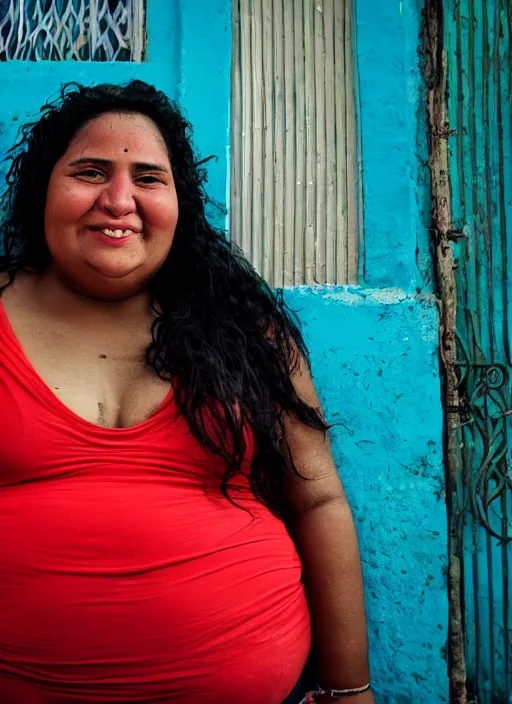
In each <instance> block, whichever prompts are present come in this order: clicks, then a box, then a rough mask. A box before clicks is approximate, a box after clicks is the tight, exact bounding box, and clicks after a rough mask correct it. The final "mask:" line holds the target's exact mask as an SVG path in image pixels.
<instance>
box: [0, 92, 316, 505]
mask: <svg viewBox="0 0 512 704" xmlns="http://www.w3.org/2000/svg"><path fill="white" fill-rule="evenodd" d="M126 111H129V112H137V113H142V114H143V115H146V116H147V117H149V118H151V119H152V120H153V121H154V122H155V123H156V125H157V126H158V128H159V130H160V132H161V133H162V136H163V138H164V140H165V144H166V145H167V149H168V151H169V156H170V161H171V165H172V171H173V176H174V181H175V185H176V192H177V196H178V203H179V218H178V224H177V229H176V233H175V237H174V241H173V245H172V248H171V251H170V253H169V255H168V257H167V259H166V261H165V262H164V264H163V265H162V267H161V269H160V270H159V271H158V272H157V274H156V275H155V277H154V278H153V280H152V281H151V282H150V284H149V293H150V296H151V303H152V306H153V309H154V311H155V314H156V315H155V320H154V323H153V327H152V342H151V344H150V345H149V347H148V349H147V351H146V359H147V362H148V364H149V365H151V367H152V368H153V369H154V371H155V372H156V374H158V375H159V376H160V377H161V378H164V379H172V381H173V386H174V390H175V396H176V401H177V403H178V407H179V410H180V412H181V413H182V414H183V416H184V417H185V419H186V421H187V423H188V425H189V427H190V430H191V432H192V434H193V435H194V436H195V437H196V438H197V439H198V440H199V441H200V442H201V443H202V445H203V446H205V447H207V448H209V449H210V450H211V451H213V452H214V453H215V454H217V455H219V456H220V457H221V458H222V459H223V460H224V462H225V466H226V468H225V472H224V474H223V477H222V481H221V490H222V493H223V494H224V495H225V496H226V497H227V498H228V499H230V500H232V501H233V498H232V495H231V493H230V483H232V479H233V478H234V477H235V475H237V474H239V473H240V472H241V471H242V469H243V459H244V456H245V454H246V434H245V433H244V429H245V428H247V427H250V429H251V430H252V433H253V436H254V441H255V445H254V447H255V449H254V454H253V458H252V463H251V468H250V472H249V482H250V487H251V490H252V492H253V493H254V495H255V496H256V498H257V499H259V500H260V501H261V502H262V503H263V504H265V505H266V506H268V507H269V508H270V510H271V511H273V512H274V513H275V514H276V515H279V516H281V517H283V518H286V516H287V515H288V511H287V502H286V496H285V491H284V479H285V476H286V475H287V473H288V472H294V471H296V470H295V468H294V466H293V463H292V462H291V461H290V453H289V450H288V446H287V443H286V438H285V433H284V417H285V414H288V413H291V414H295V415H296V416H297V417H298V418H299V420H300V421H301V422H303V423H305V424H306V425H308V426H310V427H313V428H317V429H319V430H325V429H326V428H327V426H326V424H325V421H324V420H323V418H322V417H321V415H320V413H319V411H317V410H316V409H314V408H312V407H310V406H309V405H307V404H306V403H305V402H304V401H303V400H301V399H300V398H299V397H298V395H297V393H296V391H295V389H294V386H293V384H292V380H291V375H292V373H293V371H294V370H296V369H297V366H298V364H299V363H300V360H301V358H302V359H304V360H305V361H306V364H308V365H309V359H308V354H307V350H306V347H305V344H304V340H303V338H302V335H301V332H300V330H299V327H298V324H297V320H296V317H295V315H294V314H293V313H292V312H291V311H290V310H289V309H288V308H287V306H286V304H285V302H284V300H283V295H282V291H280V292H279V291H278V292H277V293H274V292H273V291H272V290H271V289H270V287H269V286H268V285H267V284H266V283H265V281H264V280H263V279H262V278H261V277H260V276H258V274H257V273H256V272H255V271H254V269H253V268H252V267H251V265H250V264H249V263H248V262H247V260H246V259H245V258H244V256H243V254H242V253H241V251H240V250H239V249H238V248H237V247H236V246H235V245H233V244H231V243H230V242H229V241H228V240H227V238H226V236H225V233H224V232H222V231H219V230H217V229H215V228H214V227H213V226H212V224H210V223H209V221H208V220H207V217H206V215H205V207H206V206H207V204H208V197H207V195H206V192H205V188H204V185H205V181H206V172H205V170H204V168H203V167H202V166H201V165H200V164H199V163H198V160H197V158H196V156H195V154H194V150H193V147H192V144H191V127H190V125H189V124H188V122H187V121H186V120H185V118H184V116H183V114H182V113H181V111H180V110H179V108H178V107H177V106H176V105H175V104H174V103H172V102H170V101H169V99H168V98H167V97H166V95H165V94H164V93H162V92H161V91H157V90H156V89H155V88H154V87H153V86H151V85H148V84H147V83H144V82H143V81H138V80H134V81H130V82H129V83H127V84H125V85H122V86H121V85H108V84H105V85H98V86H94V87H86V86H82V85H79V84H76V83H71V84H66V85H65V86H63V87H62V89H61V91H60V93H59V95H58V97H57V98H56V99H55V100H53V101H52V102H50V103H48V104H46V105H44V106H43V107H42V108H41V112H42V116H41V118H40V119H39V120H38V121H37V122H35V123H30V124H26V125H25V126H23V127H22V129H21V132H20V138H19V141H18V142H17V144H15V145H14V147H13V148H12V149H11V150H10V152H9V156H10V159H11V160H12V161H11V164H10V168H9V171H8V174H7V190H6V192H5V194H4V196H3V208H4V223H3V245H4V249H3V255H2V256H0V271H2V272H8V273H9V284H10V283H12V281H13V280H14V278H15V275H16V273H17V272H18V271H20V270H28V271H35V272H39V273H42V272H44V271H45V270H46V268H47V267H48V266H49V264H50V253H49V251H48V247H47V245H46V240H45V234H44V226H43V222H44V220H43V215H44V208H45V200H46V191H47V186H48V181H49V179H50V174H51V172H52V170H53V167H54V166H55V164H56V162H57V161H58V160H59V159H60V157H61V156H62V155H63V154H64V152H65V151H66V149H67V147H68V145H69V143H70V141H71V140H72V139H73V136H74V135H75V134H76V133H77V131H78V130H79V129H80V128H81V127H82V126H83V125H84V124H85V123H86V122H88V121H89V120H91V119H93V118H94V117H97V116H98V115H100V114H102V113H105V112H126ZM9 284H7V285H9ZM235 503H236V502H235Z"/></svg>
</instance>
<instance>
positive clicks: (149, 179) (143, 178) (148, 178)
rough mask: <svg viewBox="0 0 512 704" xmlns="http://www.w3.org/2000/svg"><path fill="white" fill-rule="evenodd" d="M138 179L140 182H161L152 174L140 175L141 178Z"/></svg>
mask: <svg viewBox="0 0 512 704" xmlns="http://www.w3.org/2000/svg"><path fill="white" fill-rule="evenodd" d="M137 181H139V183H147V184H150V183H161V181H160V179H159V178H156V176H150V175H148V176H139V178H138V179H137Z"/></svg>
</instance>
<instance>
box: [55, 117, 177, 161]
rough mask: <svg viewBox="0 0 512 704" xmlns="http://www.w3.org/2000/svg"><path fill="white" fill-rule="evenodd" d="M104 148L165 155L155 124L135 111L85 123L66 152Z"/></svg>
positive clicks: (163, 143) (111, 150)
mask: <svg viewBox="0 0 512 704" xmlns="http://www.w3.org/2000/svg"><path fill="white" fill-rule="evenodd" d="M89 149H101V150H105V149H107V150H108V151H109V152H124V153H126V152H132V153H133V152H143V153H147V152H148V151H149V152H151V153H155V154H160V155H165V156H166V157H167V156H168V154H167V147H166V144H165V141H164V138H163V136H162V133H161V132H160V130H159V128H158V126H157V125H156V123H155V122H153V120H152V119H151V118H149V117H147V116H146V115H143V114H141V113H136V112H106V113H102V114H101V115H98V116H97V117H94V118H92V119H91V120H89V121H88V122H86V123H85V124H84V125H83V126H82V127H81V128H80V129H79V130H78V132H77V133H76V134H75V136H74V137H73V139H72V140H71V142H70V144H69V147H68V149H67V152H68V153H69V152H70V151H73V152H77V151H78V152H80V151H84V150H89Z"/></svg>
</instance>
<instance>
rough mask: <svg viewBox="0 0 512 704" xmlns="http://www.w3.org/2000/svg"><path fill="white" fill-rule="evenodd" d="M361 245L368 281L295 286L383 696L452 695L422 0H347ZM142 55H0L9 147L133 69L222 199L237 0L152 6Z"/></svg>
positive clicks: (3, 140) (1, 122)
mask: <svg viewBox="0 0 512 704" xmlns="http://www.w3.org/2000/svg"><path fill="white" fill-rule="evenodd" d="M354 3H355V11H356V16H357V21H356V30H357V42H356V44H357V63H358V72H359V89H360V90H359V94H360V95H359V97H360V118H361V137H362V155H361V156H362V165H363V178H364V182H363V186H364V221H365V247H364V257H363V266H362V269H363V272H362V281H361V286H360V287H359V288H351V289H348V288H344V287H337V288H333V287H321V288H315V289H307V288H299V289H294V290H290V291H288V292H287V296H288V300H289V302H290V304H291V305H292V306H293V307H294V308H295V309H297V310H299V311H300V318H301V320H302V322H303V325H304V331H305V335H306V339H307V341H308V343H309V346H310V350H311V357H312V363H313V371H314V376H315V380H316V383H317V386H318V389H319V393H320V396H321V398H322V400H323V402H324V405H325V409H326V412H327V416H328V418H329V419H330V421H331V422H334V423H337V425H336V427H335V429H334V430H333V447H334V452H335V456H336V460H337V463H338V467H339V470H340V474H341V476H342V479H343V482H344V485H345V488H346V491H347V494H348V496H349V498H350V500H351V504H352V506H353V510H354V515H355V518H356V523H357V526H358V532H359V537H360V542H361V551H362V556H363V566H364V573H365V580H366V596H367V609H368V617H369V630H370V642H371V661H372V673H373V682H374V688H375V691H376V695H377V702H378V704H410V703H411V702H427V701H428V702H435V703H436V704H437V703H438V702H439V703H440V702H445V701H448V679H447V664H446V660H445V658H444V649H445V646H446V642H447V616H448V603H447V593H446V584H445V576H444V575H445V570H446V565H447V529H446V515H445V513H446V512H445V504H444V494H443V482H444V480H443V467H442V411H441V400H440V381H439V371H438V360H437V325H438V321H437V314H436V308H435V305H434V302H433V299H432V296H431V288H430V287H431V271H432V267H431V261H430V256H429V251H428V233H427V223H428V219H429V217H428V204H429V195H428V180H427V176H426V173H425V161H426V160H425V134H426V125H425V115H424V107H425V106H424V94H423V87H422V79H421V75H420V72H419V68H418V43H419V33H420V11H419V5H420V4H421V2H420V0H354ZM147 7H148V29H149V46H148V62H147V63H146V64H139V65H137V64H110V65H105V64H101V65H98V64H92V63H84V64H77V63H61V64H59V63H51V62H41V63H38V64H34V63H29V62H26V63H25V62H20V63H14V62H10V63H7V64H6V63H4V64H2V63H0V84H1V85H2V89H1V90H2V93H1V95H2V98H3V100H2V105H3V107H2V111H1V113H0V152H3V151H5V149H6V148H7V147H8V146H9V145H10V144H11V143H12V141H13V139H14V135H15V130H16V129H17V127H18V125H19V124H20V123H21V122H22V121H23V120H25V119H26V117H27V115H30V114H36V113H37V111H38V109H39V107H40V105H41V104H42V103H43V102H44V101H45V100H46V98H47V97H48V95H50V94H51V93H54V92H55V91H56V90H57V89H58V87H59V85H60V83H62V82H63V81H66V80H79V81H82V82H85V83H93V82H95V83H98V82H104V81H119V82H120V81H125V80H127V79H128V78H130V77H140V78H143V79H146V80H148V81H150V82H152V83H155V84H156V85H157V86H158V87H159V88H162V89H163V90H165V91H167V92H168V93H169V94H170V95H171V96H172V97H174V98H177V99H179V100H180V101H181V102H182V104H183V105H184V107H185V109H186V111H187V113H188V116H189V118H190V120H191V121H192V122H193V124H194V125H195V128H196V143H197V146H198V149H199V151H200V153H201V156H202V157H206V156H209V155H211V154H215V155H216V156H217V161H215V162H212V163H211V164H210V166H209V176H210V193H211V195H212V196H213V197H214V198H216V199H218V200H225V196H226V184H227V163H228V161H227V159H228V154H229V103H230V94H229V80H230V41H231V27H230V14H231V2H230V0H210V2H208V3H203V2H201V0H181V2H180V1H178V0H173V1H172V2H171V1H170V0H148V3H147Z"/></svg>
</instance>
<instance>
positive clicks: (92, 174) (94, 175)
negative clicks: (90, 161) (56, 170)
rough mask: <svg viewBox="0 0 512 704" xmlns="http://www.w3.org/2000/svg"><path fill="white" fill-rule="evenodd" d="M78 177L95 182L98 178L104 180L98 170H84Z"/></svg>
mask: <svg viewBox="0 0 512 704" xmlns="http://www.w3.org/2000/svg"><path fill="white" fill-rule="evenodd" d="M76 175H77V176H83V177H85V178H88V179H93V180H98V178H103V174H102V173H101V171H96V169H84V170H83V171H79V172H78V173H77V174H76Z"/></svg>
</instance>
